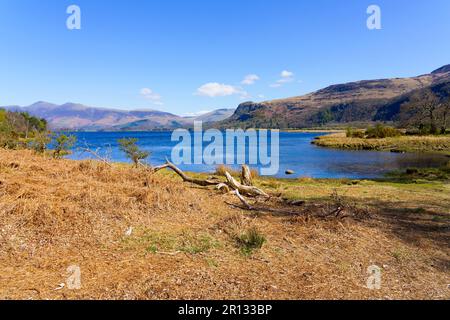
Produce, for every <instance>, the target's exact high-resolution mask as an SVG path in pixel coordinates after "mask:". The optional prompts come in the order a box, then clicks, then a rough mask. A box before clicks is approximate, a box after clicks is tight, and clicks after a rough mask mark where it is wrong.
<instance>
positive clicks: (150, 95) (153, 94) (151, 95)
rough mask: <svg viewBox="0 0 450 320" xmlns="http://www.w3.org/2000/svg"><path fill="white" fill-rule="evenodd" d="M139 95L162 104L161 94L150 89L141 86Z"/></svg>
mask: <svg viewBox="0 0 450 320" xmlns="http://www.w3.org/2000/svg"><path fill="white" fill-rule="evenodd" d="M141 96H142V97H144V98H145V99H147V100H150V101H152V102H153V104H156V105H163V102H162V101H161V99H162V97H161V95H159V94H157V93H156V92H153V90H152V89H149V88H142V89H141Z"/></svg>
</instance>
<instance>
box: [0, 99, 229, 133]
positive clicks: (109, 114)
mask: <svg viewBox="0 0 450 320" xmlns="http://www.w3.org/2000/svg"><path fill="white" fill-rule="evenodd" d="M1 108H3V109H6V110H10V111H21V112H28V113H30V114H31V115H33V116H38V117H41V118H44V119H46V120H47V121H48V124H49V127H50V128H51V129H53V130H62V129H67V130H87V131H106V130H112V131H120V130H144V131H145V130H162V129H174V128H179V127H186V126H191V125H192V124H193V122H194V121H196V120H202V121H205V122H214V121H220V120H223V119H225V118H226V117H228V116H231V114H232V113H233V111H234V110H232V109H219V110H214V111H211V112H209V113H207V114H203V115H200V116H197V117H182V116H178V115H175V114H172V113H169V112H164V111H158V110H153V109H145V110H142V109H141V110H139V109H136V110H125V109H114V108H101V107H91V106H86V105H83V104H80V103H73V102H67V103H64V104H62V105H57V104H54V103H50V102H46V101H38V102H35V103H33V104H31V105H29V106H26V107H20V106H5V107H1ZM224 110H226V111H224ZM206 117H207V118H206Z"/></svg>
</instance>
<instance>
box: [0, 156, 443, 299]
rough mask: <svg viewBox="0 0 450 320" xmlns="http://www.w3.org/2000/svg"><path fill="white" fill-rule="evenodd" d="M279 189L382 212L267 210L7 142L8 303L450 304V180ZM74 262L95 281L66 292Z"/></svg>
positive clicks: (3, 187) (4, 287)
mask: <svg viewBox="0 0 450 320" xmlns="http://www.w3.org/2000/svg"><path fill="white" fill-rule="evenodd" d="M265 181H266V180H264V179H258V181H257V182H258V183H259V184H263V183H265ZM275 187H276V188H277V192H278V191H280V192H282V193H283V195H284V196H286V197H290V198H302V199H306V200H307V201H308V206H311V208H312V207H313V206H314V205H316V204H321V203H323V204H324V205H326V203H328V202H330V201H333V200H332V199H330V197H329V195H330V194H331V193H332V191H333V190H334V189H337V190H338V191H337V192H339V194H341V195H342V197H343V199H340V198H339V201H349V202H350V201H355V202H358V201H360V202H362V203H363V204H364V205H367V206H371V207H372V210H373V211H374V212H378V213H377V214H375V215H374V216H373V217H372V218H371V219H365V220H361V221H359V220H357V221H355V220H351V219H318V218H314V217H311V218H308V219H306V218H302V217H301V216H299V217H292V216H282V215H271V214H262V213H260V214H257V215H253V214H251V213H248V212H245V211H241V210H236V209H234V208H231V207H230V206H228V205H226V204H225V203H224V200H227V201H236V199H234V198H233V197H232V196H223V195H221V194H218V193H215V192H214V191H212V190H207V189H203V188H196V187H193V186H189V185H184V184H182V183H180V181H179V180H178V178H177V177H173V176H172V175H168V174H165V173H164V172H160V173H158V174H156V175H150V174H148V172H146V171H143V170H140V169H133V168H131V167H129V166H125V165H114V166H113V167H112V168H110V167H108V166H106V165H104V164H101V163H98V162H93V161H82V162H75V161H69V160H51V159H44V158H42V157H38V156H35V155H33V154H32V153H31V152H28V151H4V150H0V298H3V299H15V298H18V299H81V298H83V299H207V298H209V299H325V298H327V299H344V298H348V299H399V298H406V299H412V298H418V299H443V298H447V299H448V298H450V294H449V289H448V288H447V285H448V283H449V279H448V274H449V273H448V271H449V269H448V268H449V261H450V254H449V250H448V249H449V248H448V245H449V220H448V219H449V211H448V208H449V206H450V201H449V194H450V193H449V192H448V191H449V187H448V185H432V186H425V187H424V188H423V189H424V190H420V186H417V185H414V186H409V185H407V186H400V185H394V184H388V183H386V184H380V185H378V184H376V183H374V182H367V183H366V182H362V183H361V184H358V185H347V184H339V182H337V181H332V182H324V181H322V182H320V181H316V180H312V179H311V180H308V181H303V182H302V183H300V182H297V181H289V182H287V181H286V182H284V181H280V182H278V184H277V185H276V186H275ZM415 188H417V189H415ZM268 190H269V191H274V190H273V189H271V188H270V187H268ZM366 192H368V193H366ZM327 194H328V196H327ZM403 195H404V196H405V198H403ZM369 200H370V201H369ZM334 201H336V199H335V200H334ZM274 205H276V204H274ZM419 207H420V208H422V209H421V210H418V208H419ZM435 217H439V219H435ZM130 227H132V229H130ZM130 230H132V232H131V234H130ZM248 230H257V234H258V235H259V236H262V237H263V238H264V239H265V240H266V241H265V242H264V241H262V242H264V244H263V245H262V247H261V248H260V249H258V248H257V249H255V250H252V254H250V255H244V254H242V250H241V248H240V246H239V244H238V243H237V242H236V238H235V236H236V235H242V234H247V236H246V238H245V239H250V238H258V237H255V236H254V234H253V235H252V234H250V233H248V232H247V231H248ZM127 231H128V233H127ZM246 232H247V233H246ZM256 247H257V246H256ZM373 264H376V265H378V266H380V267H383V275H382V276H383V278H382V288H381V290H378V291H377V290H375V291H374V290H369V289H367V288H365V285H366V279H367V276H368V275H367V274H366V271H367V267H369V266H371V265H373ZM71 265H78V266H80V268H81V284H82V287H81V289H80V290H69V289H68V288H67V287H66V288H64V289H61V290H55V289H56V288H58V286H59V284H61V283H64V282H66V278H67V276H68V275H67V273H66V270H67V268H68V267H69V266H71Z"/></svg>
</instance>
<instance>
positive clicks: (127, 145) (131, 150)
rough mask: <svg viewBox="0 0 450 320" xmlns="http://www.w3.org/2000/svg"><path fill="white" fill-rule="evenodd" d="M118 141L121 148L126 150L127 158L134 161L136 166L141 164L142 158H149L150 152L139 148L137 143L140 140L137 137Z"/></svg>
mask: <svg viewBox="0 0 450 320" xmlns="http://www.w3.org/2000/svg"><path fill="white" fill-rule="evenodd" d="M118 142H119V148H120V150H122V151H123V152H125V154H126V155H127V158H129V159H130V160H131V161H133V163H134V165H135V166H136V168H137V167H138V166H139V164H140V163H141V161H142V160H145V159H147V158H148V156H149V155H150V153H149V152H146V151H142V150H140V149H139V147H138V146H137V145H136V143H137V142H138V139H136V138H128V139H120V140H118Z"/></svg>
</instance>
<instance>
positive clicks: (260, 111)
mask: <svg viewBox="0 0 450 320" xmlns="http://www.w3.org/2000/svg"><path fill="white" fill-rule="evenodd" d="M448 83H450V65H446V66H444V67H441V68H439V69H437V70H435V71H433V72H432V73H430V74H425V75H421V76H417V77H412V78H394V79H379V80H368V81H359V82H351V83H346V84H338V85H332V86H329V87H327V88H325V89H322V90H319V91H316V92H313V93H310V94H307V95H304V96H298V97H292V98H286V99H279V100H272V101H266V102H261V103H254V102H245V103H242V104H241V105H239V107H238V108H237V109H236V112H235V113H234V114H233V115H232V116H231V117H230V118H228V119H225V120H223V121H221V122H218V123H215V124H214V126H216V127H219V128H232V127H240V128H280V129H283V128H307V127H317V126H321V125H324V124H329V123H338V124H341V123H349V122H371V121H386V122H387V121H397V120H398V119H399V117H400V114H399V113H400V105H401V104H402V103H403V102H406V101H408V99H409V97H410V96H411V95H412V94H413V93H414V92H416V91H417V90H424V89H427V88H430V89H432V90H434V91H439V90H441V89H442V88H444V87H445V86H444V85H445V84H448Z"/></svg>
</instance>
